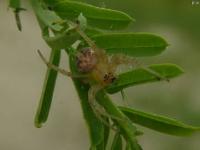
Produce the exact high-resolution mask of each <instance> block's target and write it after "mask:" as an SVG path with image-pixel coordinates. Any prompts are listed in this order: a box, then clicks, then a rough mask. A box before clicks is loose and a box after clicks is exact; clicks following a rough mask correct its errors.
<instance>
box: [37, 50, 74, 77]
mask: <svg viewBox="0 0 200 150" xmlns="http://www.w3.org/2000/svg"><path fill="white" fill-rule="evenodd" d="M37 52H38V54H39V56H40V58H41V59H42V61H43V62H44V63H45V64H46V65H47V67H48V68H50V69H53V70H55V71H58V72H60V73H61V74H63V75H66V76H68V77H72V74H71V72H69V71H67V70H64V69H60V68H59V67H57V66H55V65H53V64H51V63H49V62H48V61H47V60H46V58H45V57H44V56H43V55H42V53H41V52H40V50H38V51H37Z"/></svg>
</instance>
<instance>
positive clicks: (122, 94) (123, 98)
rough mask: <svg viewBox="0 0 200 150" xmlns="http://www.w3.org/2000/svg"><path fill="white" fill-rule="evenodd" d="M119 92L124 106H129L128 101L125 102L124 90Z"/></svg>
mask: <svg viewBox="0 0 200 150" xmlns="http://www.w3.org/2000/svg"><path fill="white" fill-rule="evenodd" d="M120 92H121V96H122V100H123V103H124V105H125V106H129V104H128V101H127V96H126V94H125V92H124V90H123V89H122V90H121V91H120Z"/></svg>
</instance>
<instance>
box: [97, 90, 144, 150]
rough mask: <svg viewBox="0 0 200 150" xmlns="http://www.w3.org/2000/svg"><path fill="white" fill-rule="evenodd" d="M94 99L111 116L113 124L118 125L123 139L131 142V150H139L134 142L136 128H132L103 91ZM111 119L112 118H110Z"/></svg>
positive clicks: (135, 141) (129, 122)
mask: <svg viewBox="0 0 200 150" xmlns="http://www.w3.org/2000/svg"><path fill="white" fill-rule="evenodd" d="M96 99H97V101H98V103H99V104H100V105H102V106H103V107H104V108H105V110H106V111H107V113H108V114H110V115H111V116H113V117H114V118H118V119H114V121H115V122H117V123H118V125H119V126H120V128H121V129H122V132H123V133H124V136H125V138H126V139H127V140H128V141H130V142H131V147H132V149H133V150H139V149H140V148H139V146H138V144H137V140H136V138H135V137H136V127H135V126H133V124H132V122H131V121H130V120H129V119H128V118H127V117H126V116H125V115H124V114H123V113H122V112H121V111H120V110H119V108H118V107H117V106H115V104H114V103H113V102H112V101H111V99H110V98H109V97H108V95H107V94H106V93H105V91H103V90H102V91H99V92H98V93H97V95H96ZM111 118H112V117H111Z"/></svg>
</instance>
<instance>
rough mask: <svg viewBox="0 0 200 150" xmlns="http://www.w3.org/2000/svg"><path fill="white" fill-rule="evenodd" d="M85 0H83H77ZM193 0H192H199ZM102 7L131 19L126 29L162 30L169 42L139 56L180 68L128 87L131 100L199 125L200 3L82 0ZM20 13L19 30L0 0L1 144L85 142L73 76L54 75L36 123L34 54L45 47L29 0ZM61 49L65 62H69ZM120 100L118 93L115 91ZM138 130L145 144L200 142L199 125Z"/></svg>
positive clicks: (8, 148)
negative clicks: (45, 111)
mask: <svg viewBox="0 0 200 150" xmlns="http://www.w3.org/2000/svg"><path fill="white" fill-rule="evenodd" d="M82 1H84V0H82ZM196 1H197V0H196ZM85 2H88V3H91V4H94V5H97V6H100V7H106V8H113V9H117V10H122V11H125V12H127V13H128V14H130V15H131V16H133V17H134V18H135V19H136V22H135V23H134V24H133V25H131V26H130V27H129V29H128V30H130V31H134V32H151V33H155V34H158V35H161V36H162V37H164V38H165V39H166V40H167V41H168V43H170V46H169V47H168V48H167V50H166V51H165V52H164V53H162V55H160V56H156V57H152V58H141V62H142V63H144V64H149V63H164V62H171V63H176V64H178V65H180V66H182V68H184V70H185V74H184V75H182V76H181V77H179V78H176V79H173V80H171V81H170V83H167V82H164V81H163V82H159V83H152V84H146V85H140V86H135V87H132V88H128V89H126V90H125V93H126V95H127V97H128V98H127V99H128V102H129V104H130V105H131V106H132V107H135V108H137V109H140V110H144V111H149V112H154V113H158V114H162V115H166V116H169V117H173V118H176V119H179V120H182V121H183V122H185V123H189V124H192V125H200V69H199V64H200V5H196V6H194V5H192V0H176V1H174V0H151V1H150V0H148V1H147V0H118V1H116V0H104V1H102V0H95V1H94V0H87V1H86V0H85ZM23 6H24V7H26V8H27V9H28V11H26V12H22V13H21V19H22V24H23V31H22V32H19V31H17V28H16V25H15V20H14V15H13V13H12V12H11V11H7V1H6V0H0V50H1V55H0V68H1V73H0V99H1V100H0V120H1V123H0V149H1V150H36V149H37V150H44V149H48V150H55V149H57V150H87V149H88V146H89V140H88V134H87V127H86V126H85V123H84V120H83V118H82V114H81V108H80V105H79V101H78V97H77V95H76V93H75V91H74V87H73V84H72V82H71V80H70V79H67V78H66V77H64V76H62V75H59V77H58V81H57V85H56V90H55V94H54V101H53V105H52V109H51V112H50V116H49V119H48V122H47V123H46V124H45V126H44V127H43V128H41V129H36V128H35V127H34V124H33V120H34V115H35V111H36V108H37V105H38V101H39V98H40V94H41V89H42V84H43V79H44V75H45V71H46V67H45V65H44V64H43V63H42V61H41V60H40V58H39V57H38V55H37V53H36V50H37V49H40V50H42V51H43V53H44V54H45V55H46V56H48V54H49V50H48V49H49V48H48V47H47V45H46V44H45V42H44V41H43V40H42V39H41V33H40V29H39V27H38V24H37V22H36V19H35V16H34V14H33V12H32V10H31V8H30V5H29V3H28V1H27V0H24V1H23ZM66 62H67V58H66V56H65V54H63V58H62V67H65V68H68V64H67V63H66ZM114 98H115V99H116V102H117V103H118V102H119V103H120V99H121V98H120V96H119V95H115V96H114ZM140 128H141V129H142V130H144V133H145V134H144V135H143V136H141V137H139V142H140V143H141V145H143V148H144V150H179V149H181V150H199V149H200V133H199V134H195V135H192V136H191V137H173V136H169V135H164V134H161V133H158V132H155V131H152V130H149V129H145V128H142V127H140Z"/></svg>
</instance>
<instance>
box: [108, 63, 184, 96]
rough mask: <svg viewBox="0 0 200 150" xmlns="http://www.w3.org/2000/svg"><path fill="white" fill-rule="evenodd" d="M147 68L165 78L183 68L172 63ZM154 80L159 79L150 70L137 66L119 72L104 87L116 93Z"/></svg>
mask: <svg viewBox="0 0 200 150" xmlns="http://www.w3.org/2000/svg"><path fill="white" fill-rule="evenodd" d="M148 69H151V70H152V71H154V72H156V73H157V74H159V75H160V76H161V77H163V78H167V79H169V78H174V77H177V76H179V75H181V74H182V73H183V70H182V69H181V68H180V67H178V66H176V65H174V64H156V65H150V66H149V67H148ZM154 81H160V79H159V78H158V76H156V75H155V74H152V72H149V71H148V70H147V69H145V68H138V69H135V70H133V71H130V72H126V73H122V74H120V75H119V76H118V77H117V79H116V80H115V81H114V82H113V83H112V84H111V85H109V86H108V87H107V88H106V90H107V92H109V93H116V92H119V91H121V90H122V89H124V88H127V87H130V86H134V85H138V84H143V83H148V82H154Z"/></svg>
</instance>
